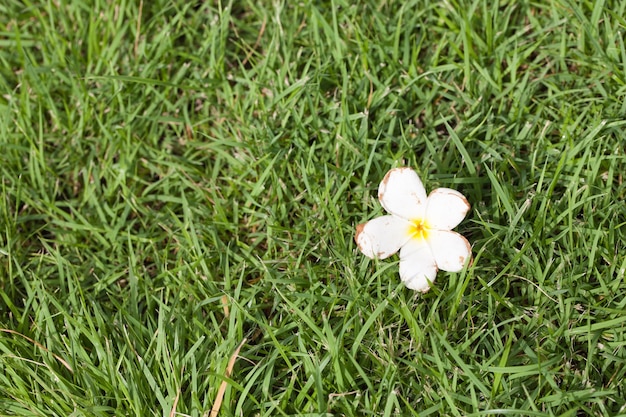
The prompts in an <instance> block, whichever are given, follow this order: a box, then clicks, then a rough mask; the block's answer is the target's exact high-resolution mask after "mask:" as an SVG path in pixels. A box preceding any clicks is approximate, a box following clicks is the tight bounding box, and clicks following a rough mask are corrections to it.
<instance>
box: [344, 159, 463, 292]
mask: <svg viewBox="0 0 626 417" xmlns="http://www.w3.org/2000/svg"><path fill="white" fill-rule="evenodd" d="M378 199H379V200H380V203H381V204H382V206H383V208H384V209H385V210H386V211H387V212H388V213H389V214H388V215H386V216H381V217H378V218H375V219H373V220H370V221H369V222H367V223H363V224H360V225H358V226H357V227H356V235H355V237H354V240H355V241H356V243H357V245H358V246H359V249H360V250H361V252H363V254H364V255H365V256H367V257H369V258H372V259H373V258H378V259H385V258H388V257H390V256H391V255H393V254H394V253H396V252H398V251H400V279H401V280H402V282H404V285H406V286H407V287H408V288H410V289H412V290H417V291H422V292H426V291H428V290H429V289H430V285H431V283H433V282H434V281H435V276H436V275H437V271H438V270H439V269H442V270H444V271H448V272H458V271H460V270H461V269H463V266H464V265H465V263H466V261H467V259H468V258H471V254H472V252H471V248H470V244H469V242H468V241H467V239H465V238H464V237H463V236H461V235H460V234H458V233H456V232H453V231H452V229H453V228H454V227H456V226H457V225H458V224H459V223H461V221H462V220H463V219H464V218H465V215H466V214H467V212H468V210H469V209H470V205H469V203H468V202H467V200H466V199H465V197H464V196H463V194H461V193H459V192H458V191H455V190H451V189H449V188H437V189H436V190H433V191H432V192H431V193H430V195H428V197H427V196H426V190H425V189H424V185H423V184H422V181H421V180H420V178H419V177H418V176H417V174H416V173H415V171H413V170H412V169H411V168H395V169H392V170H391V171H389V172H388V173H387V175H385V178H383V180H382V182H381V183H380V186H379V187H378Z"/></svg>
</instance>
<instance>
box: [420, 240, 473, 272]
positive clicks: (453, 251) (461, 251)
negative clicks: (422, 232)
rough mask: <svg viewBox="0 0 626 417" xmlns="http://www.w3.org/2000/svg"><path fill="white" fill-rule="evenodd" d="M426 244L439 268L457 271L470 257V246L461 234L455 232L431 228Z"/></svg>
mask: <svg viewBox="0 0 626 417" xmlns="http://www.w3.org/2000/svg"><path fill="white" fill-rule="evenodd" d="M428 245H429V246H430V250H431V252H432V255H433V257H434V259H435V263H436V264H437V267H438V268H439V269H442V270H444V271H448V272H459V271H460V270H461V269H463V267H464V266H465V262H466V261H467V259H468V258H471V257H472V248H471V246H470V244H469V242H468V241H467V239H465V238H464V237H463V236H461V235H460V234H458V233H457V232H449V231H443V230H432V231H431V232H430V234H429V236H428Z"/></svg>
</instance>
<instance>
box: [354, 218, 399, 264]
mask: <svg viewBox="0 0 626 417" xmlns="http://www.w3.org/2000/svg"><path fill="white" fill-rule="evenodd" d="M410 226H411V225H410V223H409V222H407V221H406V220H404V219H401V218H399V217H396V216H382V217H377V218H375V219H372V220H370V221H369V222H367V223H363V224H360V225H358V226H357V227H356V235H355V236H354V240H355V242H356V244H357V245H358V246H359V249H360V250H361V252H363V254H364V255H365V256H367V257H368V258H372V259H373V258H378V259H385V258H388V257H390V256H391V255H393V254H394V253H396V252H398V249H400V247H401V246H402V245H404V244H405V243H406V241H407V240H408V239H410V235H409V229H410Z"/></svg>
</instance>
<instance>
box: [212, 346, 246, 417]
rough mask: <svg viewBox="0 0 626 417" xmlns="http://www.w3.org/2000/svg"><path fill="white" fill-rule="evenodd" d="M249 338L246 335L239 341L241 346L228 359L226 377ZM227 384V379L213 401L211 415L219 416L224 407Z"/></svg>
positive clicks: (228, 375) (213, 416)
mask: <svg viewBox="0 0 626 417" xmlns="http://www.w3.org/2000/svg"><path fill="white" fill-rule="evenodd" d="M247 340H248V339H246V338H245V337H244V339H243V340H242V341H241V343H239V346H237V349H235V351H234V352H233V354H232V355H231V356H230V359H229V360H228V366H227V367H226V372H225V373H224V376H225V377H226V378H228V377H230V374H231V372H232V371H233V367H234V366H235V361H236V360H237V355H239V350H240V349H241V347H242V346H243V344H244V343H246V341H247ZM227 385H228V382H227V381H225V380H224V381H222V383H221V384H220V388H219V390H218V391H217V397H215V403H213V408H211V414H209V416H210V417H217V414H218V413H219V412H220V408H221V407H222V400H223V399H224V393H225V392H226V386H227Z"/></svg>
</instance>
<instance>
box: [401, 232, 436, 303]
mask: <svg viewBox="0 0 626 417" xmlns="http://www.w3.org/2000/svg"><path fill="white" fill-rule="evenodd" d="M436 276H437V265H436V264H435V259H434V258H433V255H432V252H431V250H430V248H429V247H428V244H427V243H426V241H425V240H422V239H411V240H410V241H409V242H408V243H407V244H406V245H404V246H403V247H402V249H400V279H401V280H402V282H404V285H406V286H407V287H408V288H410V289H412V290H416V291H421V292H426V291H428V290H429V289H430V285H431V284H432V283H433V282H435V277H436Z"/></svg>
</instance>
